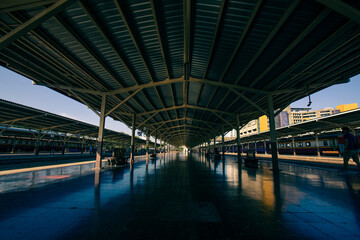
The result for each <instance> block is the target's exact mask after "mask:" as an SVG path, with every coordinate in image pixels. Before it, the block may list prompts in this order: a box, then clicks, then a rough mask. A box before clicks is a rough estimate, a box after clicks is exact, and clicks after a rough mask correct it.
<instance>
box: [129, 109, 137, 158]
mask: <svg viewBox="0 0 360 240" xmlns="http://www.w3.org/2000/svg"><path fill="white" fill-rule="evenodd" d="M135 121H136V114H135V113H134V114H133V119H132V131H131V155H130V161H131V162H134V157H135V130H136V126H135Z"/></svg>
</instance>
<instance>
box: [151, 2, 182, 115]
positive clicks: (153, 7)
mask: <svg viewBox="0 0 360 240" xmlns="http://www.w3.org/2000/svg"><path fill="white" fill-rule="evenodd" d="M150 3H151V10H152V13H153V15H154V21H155V28H156V33H157V38H158V41H159V45H160V50H161V55H162V57H163V59H164V64H165V69H166V75H167V77H168V79H170V78H171V77H170V73H169V67H168V61H167V58H166V55H165V50H164V46H163V42H162V38H161V34H160V30H159V23H158V20H157V14H156V8H155V5H154V0H151V1H150ZM169 88H170V93H171V99H172V102H173V106H176V103H175V95H174V91H173V88H172V84H171V83H170V86H169ZM175 114H176V118H179V116H178V113H177V111H175ZM169 119H170V117H169Z"/></svg>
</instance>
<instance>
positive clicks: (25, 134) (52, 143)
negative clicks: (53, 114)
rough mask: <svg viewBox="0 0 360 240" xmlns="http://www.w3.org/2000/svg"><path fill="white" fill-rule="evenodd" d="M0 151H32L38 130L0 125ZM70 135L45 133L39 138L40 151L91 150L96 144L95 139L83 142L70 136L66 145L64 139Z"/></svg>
mask: <svg viewBox="0 0 360 240" xmlns="http://www.w3.org/2000/svg"><path fill="white" fill-rule="evenodd" d="M1 130H2V132H5V131H6V135H3V134H0V153H3V154H4V153H31V152H34V150H35V146H36V142H37V140H36V137H35V136H36V135H37V134H38V132H37V131H33V130H28V129H22V128H6V129H5V128H4V127H0V132H1ZM65 137H67V138H68V136H65V135H64V134H54V133H44V134H42V135H41V138H40V140H39V146H38V148H39V152H51V151H52V150H53V151H54V152H62V151H63V149H64V150H65V151H66V152H80V151H81V149H82V150H83V151H84V150H89V149H90V146H92V145H95V144H94V143H95V141H87V142H86V143H84V144H82V143H81V142H80V140H79V139H78V138H76V137H72V138H69V139H68V140H67V141H66V144H65V145H64V141H63V139H64V138H65Z"/></svg>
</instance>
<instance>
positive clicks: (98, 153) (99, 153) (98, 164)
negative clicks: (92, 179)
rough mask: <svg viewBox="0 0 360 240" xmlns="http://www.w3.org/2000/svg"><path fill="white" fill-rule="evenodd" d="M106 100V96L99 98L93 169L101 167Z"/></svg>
mask: <svg viewBox="0 0 360 240" xmlns="http://www.w3.org/2000/svg"><path fill="white" fill-rule="evenodd" d="M106 101H107V99H106V96H103V97H102V100H101V113H100V125H99V133H98V141H97V147H96V163H95V169H100V168H101V160H102V148H103V138H104V128H105V112H106Z"/></svg>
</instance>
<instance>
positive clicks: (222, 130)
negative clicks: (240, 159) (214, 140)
mask: <svg viewBox="0 0 360 240" xmlns="http://www.w3.org/2000/svg"><path fill="white" fill-rule="evenodd" d="M221 132H222V133H221V150H222V158H223V159H225V132H224V126H222V129H221Z"/></svg>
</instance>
